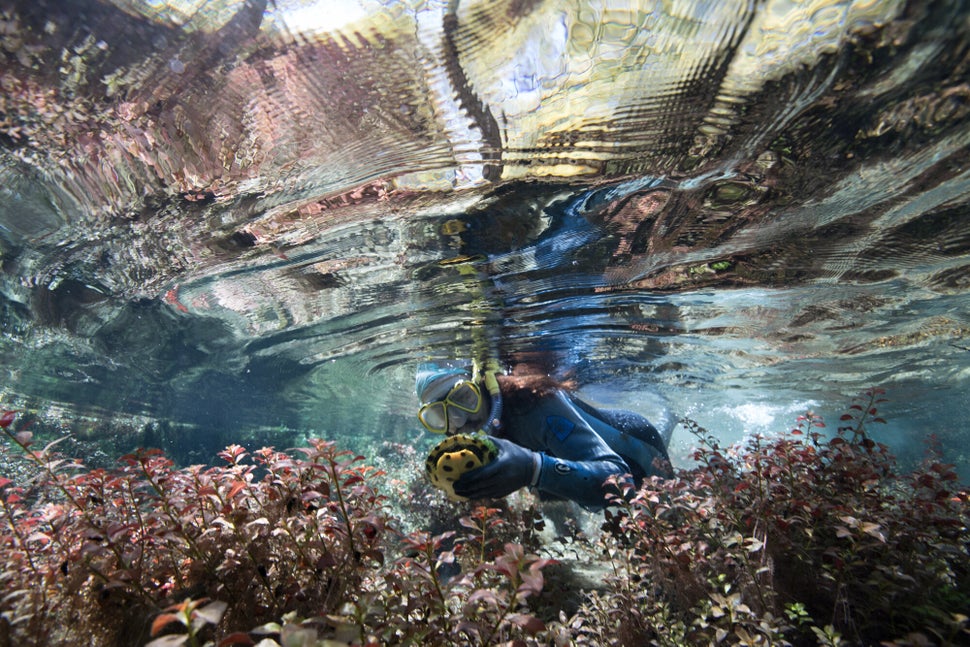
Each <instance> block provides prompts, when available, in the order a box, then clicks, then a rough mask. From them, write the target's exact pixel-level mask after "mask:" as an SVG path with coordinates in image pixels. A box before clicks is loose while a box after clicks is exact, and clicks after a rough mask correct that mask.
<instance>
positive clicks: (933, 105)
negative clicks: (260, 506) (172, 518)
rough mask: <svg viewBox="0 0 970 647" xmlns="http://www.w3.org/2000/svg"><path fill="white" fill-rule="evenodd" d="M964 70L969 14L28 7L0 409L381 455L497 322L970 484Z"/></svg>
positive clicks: (660, 409) (252, 2)
mask: <svg viewBox="0 0 970 647" xmlns="http://www.w3.org/2000/svg"><path fill="white" fill-rule="evenodd" d="M968 79H970V13H968V12H967V10H966V8H965V5H964V3H962V2H939V1H938V2H911V3H907V2H901V1H888V0H869V1H866V2H862V1H858V2H834V1H828V0H816V1H806V2H793V1H787V0H767V1H766V2H757V3H755V2H742V1H737V2H727V1H719V2H706V1H701V0H697V1H695V2H690V1H672V2H663V3H661V2H622V1H620V2H595V1H590V0H584V1H579V0H574V1H566V2H562V1H559V0H556V1H552V0H546V1H543V0H527V1H523V0H508V1H504V0H499V1H485V0H482V1H469V0H462V1H460V2H444V1H430V2H424V1H421V2H419V1H418V0H413V1H408V2H378V1H376V0H374V1H372V0H359V1H354V0H341V1H334V2H328V1H326V0H320V1H317V2H314V1H312V0H277V1H276V2H267V1H266V0H245V1H231V0H209V1H205V0H181V1H180V0H170V1H161V0H104V1H102V2H99V1H96V0H70V1H66V0H56V1H55V0H47V1H44V0H31V1H30V2H27V1H26V0H7V1H5V2H2V3H0V89H2V95H0V254H2V270H3V272H2V275H0V307H2V332H3V335H2V339H0V368H2V371H0V382H2V383H0V388H2V390H3V398H2V402H3V404H4V406H5V407H7V408H13V407H27V408H29V409H30V410H31V411H36V412H38V414H39V415H40V416H41V417H42V418H43V419H45V420H47V421H48V422H51V421H54V423H55V424H60V425H61V426H62V427H63V428H64V429H73V430H75V431H77V430H83V429H84V428H89V429H90V428H91V427H92V425H94V424H95V423H97V424H98V425H101V426H100V427H98V428H99V429H111V426H110V425H109V424H108V423H109V422H111V421H125V420H132V419H135V420H141V421H145V420H165V421H171V422H173V423H179V424H185V425H187V427H184V428H185V429H192V430H193V431H192V432H191V433H192V434H195V435H190V436H188V437H186V439H185V443H187V444H189V445H191V444H193V443H196V442H201V441H200V440H198V439H199V438H202V437H203V436H204V435H205V434H212V433H217V432H218V434H219V438H221V439H225V438H235V437H237V436H238V437H243V435H244V434H245V433H246V432H247V431H248V430H254V429H263V430H266V429H277V428H278V429H297V430H304V431H307V432H313V433H319V434H322V435H326V436H330V437H335V438H339V439H341V440H342V441H343V443H344V444H345V445H346V446H348V447H351V448H354V449H357V450H358V451H366V450H367V449H368V448H369V447H372V446H373V444H374V442H375V441H379V440H383V439H389V440H392V441H395V442H412V440H413V438H414V435H415V434H416V433H417V432H416V424H415V420H414V418H413V413H414V408H415V399H414V395H413V371H414V367H415V365H416V363H417V362H419V361H421V360H423V359H427V358H444V357H454V356H467V355H468V354H470V353H472V352H473V349H475V348H478V347H483V346H484V347H488V348H490V349H491V350H492V351H493V352H495V353H497V354H498V355H499V356H500V357H501V358H502V359H503V360H504V361H507V362H516V361H527V362H531V363H535V364H537V365H539V366H542V367H543V370H550V371H553V372H556V373H557V374H565V373H567V372H568V373H570V374H571V375H572V376H573V377H575V378H576V379H577V380H578V381H579V382H580V383H581V384H582V385H583V386H584V392H585V393H586V394H587V395H588V396H589V397H590V398H591V399H593V400H595V401H596V402H600V403H603V404H610V405H618V406H623V407H627V408H632V409H636V410H639V411H641V412H643V413H645V414H647V415H648V416H651V417H653V418H655V419H657V420H658V422H659V423H660V424H661V425H663V426H668V427H669V426H671V425H673V423H674V422H675V421H676V419H677V418H679V417H680V416H689V417H692V418H694V419H696V420H698V421H699V422H700V423H701V424H703V425H704V426H706V427H708V428H709V429H710V430H711V431H713V432H715V433H717V434H718V435H719V436H721V437H723V438H724V439H725V440H726V441H729V442H730V441H734V440H737V439H739V438H741V437H742V436H743V435H744V434H745V433H753V432H761V431H773V430H779V429H784V428H786V427H787V426H789V425H790V424H791V422H792V421H793V419H794V417H795V416H796V415H798V414H799V413H801V412H803V411H804V410H805V409H807V408H812V409H814V410H816V411H818V412H820V413H821V414H823V415H824V416H826V417H827V418H828V419H829V421H830V422H832V423H833V425H834V422H835V420H836V419H837V417H838V414H839V413H841V412H842V410H843V409H844V407H845V406H846V405H847V404H848V403H849V401H850V398H851V397H852V396H853V395H855V394H857V393H858V392H859V391H861V390H862V389H865V388H867V387H870V386H881V387H883V388H885V389H887V391H888V393H887V397H888V399H889V402H888V403H886V404H885V405H884V406H883V407H882V408H881V410H880V413H881V414H883V415H884V416H885V417H886V418H887V419H888V420H889V423H888V424H887V425H885V426H880V427H878V428H877V429H875V431H876V432H877V433H878V434H879V435H878V437H879V438H880V439H883V440H886V441H888V442H890V443H891V444H892V445H893V446H894V447H895V448H896V449H897V451H898V452H900V453H901V454H903V455H905V456H907V457H917V458H918V457H919V456H920V455H921V454H922V452H923V450H924V448H925V443H926V439H927V437H929V436H930V435H931V434H932V435H934V436H935V437H936V438H937V440H936V441H935V442H936V443H937V444H938V446H939V447H942V448H943V450H944V451H945V452H946V458H947V459H948V460H950V461H951V462H955V463H958V464H959V465H960V467H961V470H962V473H963V475H964V477H967V476H970V460H968V458H967V453H966V450H965V449H964V448H965V447H966V446H967V440H968V438H967V437H968V434H970V429H968V424H967V422H966V420H967V416H966V411H967V408H968V405H970V388H968V385H970V339H968V336H970V335H968V333H970V208H968V200H970V153H968V144H970V83H968ZM78 421H82V422H78ZM83 421H87V422H83ZM92 421H93V422H92ZM85 425H87V427H85ZM186 433H189V432H186ZM691 440H692V439H691V438H690V437H687V436H686V434H684V433H678V431H676V430H675V431H674V436H673V440H672V454H673V456H674V457H675V459H676V460H684V459H685V458H686V456H687V455H688V450H689V447H690V445H691ZM429 442H430V441H429Z"/></svg>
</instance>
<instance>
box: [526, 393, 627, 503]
mask: <svg viewBox="0 0 970 647" xmlns="http://www.w3.org/2000/svg"><path fill="white" fill-rule="evenodd" d="M533 415H534V417H533V419H532V423H533V424H532V425H531V427H532V428H533V429H538V430H539V433H540V434H541V441H540V442H539V443H537V444H535V445H533V446H534V447H535V448H536V449H537V450H539V451H540V452H541V460H542V464H541V466H540V469H539V478H538V480H537V481H536V483H535V487H536V489H538V490H539V491H540V492H543V493H546V494H551V495H553V496H556V497H563V498H567V499H571V500H573V501H575V502H577V503H579V504H580V505H582V506H583V507H585V508H588V509H601V508H603V507H604V506H605V505H606V503H607V499H606V494H607V492H608V490H607V487H606V480H607V479H608V478H609V477H611V476H619V475H623V474H629V473H630V468H629V467H628V466H627V464H626V461H624V460H623V458H621V457H620V455H619V454H617V453H616V452H615V451H614V450H613V449H612V448H611V447H610V446H609V444H608V443H607V442H606V441H605V440H604V439H603V438H602V437H601V436H600V435H599V434H598V433H596V431H595V430H594V429H593V428H592V427H591V426H590V425H589V423H588V422H587V421H586V420H585V419H584V417H583V416H582V414H581V413H580V412H579V411H578V410H577V409H576V408H575V406H574V405H573V403H572V402H571V401H570V399H569V397H568V395H567V394H566V393H565V392H559V393H557V394H555V395H550V396H549V397H547V398H544V399H543V400H542V402H541V403H540V404H539V406H537V407H536V411H535V413H534V414H533ZM614 491H615V490H614ZM617 493H618V492H617Z"/></svg>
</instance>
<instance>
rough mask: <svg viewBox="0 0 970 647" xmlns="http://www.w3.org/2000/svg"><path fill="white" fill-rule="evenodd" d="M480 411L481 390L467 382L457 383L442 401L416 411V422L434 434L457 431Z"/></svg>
mask: <svg viewBox="0 0 970 647" xmlns="http://www.w3.org/2000/svg"><path fill="white" fill-rule="evenodd" d="M481 409H482V390H481V389H480V388H479V387H478V385H477V384H475V383H474V382H471V381H469V380H460V381H458V382H457V383H456V384H455V385H454V386H453V387H451V390H450V391H448V394H447V395H446V396H445V397H444V399H443V400H436V401H435V402H429V403H428V404H426V405H424V406H422V407H421V408H420V409H419V410H418V420H420V421H421V424H422V425H424V428H425V429H427V430H428V431H430V432H432V433H435V434H444V433H448V430H449V428H451V429H458V428H460V427H462V426H463V425H464V424H465V423H466V422H467V420H468V417H469V416H470V415H475V414H476V413H478V412H479V411H481Z"/></svg>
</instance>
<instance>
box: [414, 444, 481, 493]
mask: <svg viewBox="0 0 970 647" xmlns="http://www.w3.org/2000/svg"><path fill="white" fill-rule="evenodd" d="M497 456H498V449H497V448H496V447H495V444H494V443H493V442H492V441H490V440H489V439H488V438H487V437H485V436H484V435H474V436H473V435H470V434H457V435H455V436H449V437H448V438H445V439H444V440H442V441H441V442H440V443H438V444H437V445H435V446H434V449H432V450H431V453H429V454H428V458H427V460H425V461H424V471H425V472H426V473H427V475H428V478H429V479H430V480H431V484H432V485H434V486H435V487H436V488H438V489H439V490H441V491H442V492H444V493H445V494H447V495H448V498H449V499H451V500H452V501H465V500H466V499H465V497H461V496H458V495H457V494H455V488H454V484H455V481H457V480H458V479H459V478H460V477H461V475H462V474H464V473H465V472H470V471H471V470H473V469H475V468H476V467H481V466H482V465H488V464H489V463H491V462H492V461H493V460H495V458H496V457H497Z"/></svg>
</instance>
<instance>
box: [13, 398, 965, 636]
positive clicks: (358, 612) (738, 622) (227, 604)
mask: <svg viewBox="0 0 970 647" xmlns="http://www.w3.org/2000/svg"><path fill="white" fill-rule="evenodd" d="M882 395H883V394H882V392H881V391H879V390H875V389H874V390H871V391H868V392H867V393H865V394H863V395H862V396H861V397H860V399H858V400H857V401H855V402H853V403H852V404H851V406H850V408H849V409H848V411H847V413H846V414H845V415H844V416H843V417H842V420H841V421H840V422H841V426H840V427H839V428H838V429H837V430H836V431H835V432H832V433H827V432H828V429H827V428H826V427H825V423H824V422H823V421H822V419H821V418H820V417H819V416H817V415H815V414H814V413H807V414H805V415H803V416H800V417H799V418H798V420H797V421H796V424H795V426H794V428H792V429H790V430H789V431H787V432H786V433H782V434H779V435H776V436H771V437H761V436H755V437H752V438H750V439H749V440H748V441H747V442H746V443H744V444H743V445H741V446H737V447H727V448H726V447H722V446H721V445H720V443H719V441H718V440H717V438H716V437H715V436H714V435H713V434H710V433H708V432H707V431H706V430H704V429H702V428H700V427H699V426H698V425H696V424H695V423H692V422H689V421H685V423H684V424H685V426H686V427H687V429H689V430H690V431H691V432H692V433H693V434H694V435H695V437H696V438H697V441H698V448H697V450H696V455H695V458H696V463H695V465H693V466H692V467H690V468H686V469H681V470H678V471H677V474H676V476H675V477H674V478H671V479H667V480H658V479H654V480H652V481H648V482H647V483H645V484H644V485H643V487H641V488H640V489H639V490H635V489H633V488H632V487H629V486H627V487H626V489H625V490H624V491H623V494H622V495H618V496H616V497H615V499H614V501H613V503H614V505H613V506H612V507H611V508H610V509H609V510H608V511H607V512H606V513H605V515H604V518H605V524H604V529H603V532H602V533H601V534H600V535H599V536H593V537H586V536H583V537H581V538H580V536H579V535H576V536H575V537H574V538H573V539H572V540H570V539H569V538H564V537H560V538H558V540H560V541H562V542H563V543H564V544H565V545H567V546H568V547H569V550H570V551H573V553H574V554H573V555H572V556H571V557H569V558H565V557H564V552H560V553H559V555H558V556H557V557H558V560H560V562H561V563H559V564H557V563H556V561H555V560H553V559H552V557H553V549H554V548H555V545H556V544H557V541H556V540H553V541H552V542H551V543H543V540H542V536H541V534H540V533H542V531H543V527H544V520H543V517H542V515H541V514H540V512H539V511H538V508H536V507H535V506H534V505H532V504H525V505H522V504H514V505H508V504H506V503H504V502H503V503H501V504H499V503H496V504H495V505H494V506H489V507H483V506H476V505H474V504H470V503H466V504H459V505H453V504H450V503H449V504H447V505H448V506H449V509H451V510H453V511H454V516H453V517H452V519H453V522H452V523H451V524H450V527H449V528H448V529H446V530H443V531H435V532H428V531H424V530H420V529H419V530H415V531H409V532H400V531H399V530H398V528H400V527H403V526H404V524H403V523H402V521H403V519H402V518H399V517H395V516H394V515H391V514H390V512H389V511H390V510H393V509H398V510H400V509H401V508H394V507H392V506H390V505H389V502H388V501H387V499H386V498H385V495H383V494H381V493H380V492H379V491H378V487H379V486H383V485H387V486H388V491H390V492H394V493H396V494H397V495H399V496H400V495H405V494H406V493H408V492H412V493H413V492H415V491H416V490H415V488H414V487H408V486H406V484H404V483H402V482H400V481H401V478H398V477H402V475H401V474H396V475H394V477H390V476H388V475H385V474H383V473H382V472H381V471H379V470H376V469H374V468H371V467H368V466H367V465H365V464H364V462H363V461H362V459H361V457H359V456H356V455H354V454H350V453H348V452H345V451H341V450H339V449H337V447H336V446H335V445H334V444H333V443H329V442H325V441H321V440H314V441H310V442H309V444H308V445H307V446H306V447H302V448H299V449H295V450H290V451H287V452H280V451H276V450H274V449H270V448H264V449H260V450H257V451H249V450H246V449H244V448H243V447H241V446H238V445H231V446H230V447H228V448H226V449H225V450H224V451H222V452H220V453H219V456H218V458H219V460H220V461H221V463H220V464H218V465H215V466H209V467H203V466H192V467H185V468H176V467H175V466H174V465H173V464H172V462H171V461H170V460H169V459H168V458H166V457H165V456H164V455H163V454H161V453H160V452H159V451H157V450H142V451H138V452H135V453H133V454H129V455H126V456H124V457H122V459H121V460H120V461H119V463H118V466H117V467H116V468H113V469H88V468H86V467H84V466H83V465H82V464H81V463H80V462H78V461H75V460H70V459H67V458H65V457H62V456H59V455H58V454H57V448H58V447H59V446H60V445H58V444H57V443H56V442H55V443H52V444H49V445H47V446H45V447H43V448H40V449H37V448H35V446H34V438H33V437H32V435H31V433H30V432H29V431H27V430H26V429H25V428H23V425H21V426H20V427H19V428H16V427H17V425H16V424H15V423H16V422H17V412H3V413H0V429H2V430H3V432H4V433H5V435H6V437H7V439H8V441H9V443H10V444H11V445H12V446H14V447H16V448H19V450H20V452H21V455H22V459H21V460H23V461H27V462H28V463H29V464H30V465H32V468H31V469H30V470H28V471H26V472H25V471H23V470H20V471H16V472H15V471H7V470H6V469H5V471H4V474H5V476H3V477H0V560H2V561H0V564H2V567H0V645H8V644H9V645H13V644H16V645H55V646H56V645H73V644H77V642H78V641H79V640H82V639H83V641H84V642H85V644H89V645H95V646H98V645H104V646H111V645H145V644H151V645H152V646H153V647H171V646H174V645H193V646H196V645H197V646H202V645H215V646H220V647H221V646H228V645H256V644H258V645H260V646H261V647H270V646H272V645H301V646H317V645H327V646H328V647H334V646H339V645H432V644H469V645H551V644H555V645H572V644H590V645H629V644H637V645H685V644H718V645H740V644H744V645H856V644H884V645H899V646H902V645H922V644H931V643H932V644H937V645H957V644H965V643H966V642H967V641H968V639H970V633H968V619H967V617H966V615H964V614H965V613H966V609H967V608H970V578H968V574H970V557H968V552H967V551H968V530H967V528H968V523H970V513H968V502H970V497H968V493H967V491H966V488H964V487H963V486H961V485H960V483H959V482H958V481H957V479H956V476H955V474H954V472H953V469H952V466H949V465H946V464H944V463H942V462H940V461H939V460H938V459H937V458H931V459H929V460H928V461H927V462H926V464H925V466H924V467H923V468H922V469H920V470H917V471H915V472H913V473H911V474H905V473H900V472H899V470H898V469H897V468H896V466H895V463H894V460H893V458H892V456H891V454H890V453H889V451H888V449H887V448H886V447H884V446H883V445H881V444H880V443H878V442H876V441H875V439H874V438H873V435H872V433H871V431H870V427H872V426H874V425H878V424H880V421H881V418H880V417H879V412H878V410H877V409H878V407H879V406H881V401H882ZM399 453H401V456H406V455H407V456H410V457H411V460H412V461H413V462H414V463H415V465H417V468H416V469H415V470H414V471H415V472H420V471H421V470H420V456H418V455H417V453H415V452H411V454H413V456H412V455H411V454H408V453H407V452H405V450H404V449H402V448H399ZM8 460H11V459H10V457H9V456H8ZM6 474H10V475H13V476H16V480H15V479H14V478H10V477H8V476H6ZM22 474H30V475H31V476H30V477H29V478H23V477H22V476H20V475H22ZM617 485H618V486H619V485H621V484H620V483H617ZM432 494H433V495H435V496H438V498H440V499H441V500H442V501H443V500H444V498H443V497H442V496H440V493H438V494H435V493H433V492H432ZM422 501H425V498H424V495H422V496H420V497H412V498H410V499H409V500H408V504H409V505H411V506H420V505H423V504H422ZM398 503H399V502H398ZM435 510H436V511H435V512H434V514H435V515H438V511H437V508H436V509H435ZM399 514H403V513H399ZM412 516H413V517H414V518H421V513H420V510H415V512H414V514H413V515H412ZM442 519H443V518H442ZM439 521H440V519H439ZM409 523H412V524H413V519H410V520H409ZM553 525H557V524H553ZM558 525H562V524H558ZM547 540H548V537H547ZM591 559H593V560H595V561H597V562H599V563H600V564H602V565H603V566H604V567H605V568H606V569H608V572H609V573H610V575H609V576H608V577H606V578H600V580H599V581H597V582H593V583H590V582H589V581H587V583H586V584H584V585H583V586H584V587H585V588H584V590H583V591H582V592H581V599H580V600H577V601H576V603H575V604H572V603H570V605H569V606H568V607H567V606H566V604H565V603H564V597H565V596H564V594H563V586H568V585H569V582H576V581H579V580H574V579H573V580H571V579H569V577H568V570H569V568H570V564H569V563H563V562H568V561H570V560H571V561H573V563H574V564H582V563H584V562H589V561H590V560H591ZM604 579H605V581H603V580H604Z"/></svg>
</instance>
